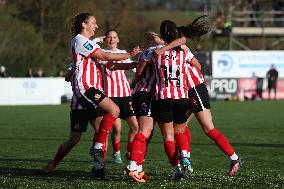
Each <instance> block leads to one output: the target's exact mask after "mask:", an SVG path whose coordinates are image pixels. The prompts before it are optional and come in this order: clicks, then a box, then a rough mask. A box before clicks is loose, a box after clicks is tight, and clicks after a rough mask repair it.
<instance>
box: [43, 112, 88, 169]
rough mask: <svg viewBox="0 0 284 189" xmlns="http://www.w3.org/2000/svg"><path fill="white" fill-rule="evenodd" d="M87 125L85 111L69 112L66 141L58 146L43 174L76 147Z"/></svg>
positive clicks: (53, 167)
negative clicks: (68, 129)
mask: <svg viewBox="0 0 284 189" xmlns="http://www.w3.org/2000/svg"><path fill="white" fill-rule="evenodd" d="M87 125H88V115H87V111H86V110H73V111H71V112H70V127H71V132H70V135H69V138H68V140H66V141H65V142H64V143H62V144H61V145H59V147H58V149H57V152H56V154H55V156H54V158H53V160H52V161H50V162H49V163H48V164H47V165H46V166H45V167H44V168H43V171H44V172H45V173H50V172H51V171H53V170H54V169H55V167H56V166H57V165H58V164H59V163H60V162H61V160H62V159H63V158H64V157H65V156H66V155H67V154H68V153H69V152H70V151H71V150H72V149H73V148H74V146H76V144H77V143H78V142H79V141H80V138H81V136H82V133H83V132H86V129H87Z"/></svg>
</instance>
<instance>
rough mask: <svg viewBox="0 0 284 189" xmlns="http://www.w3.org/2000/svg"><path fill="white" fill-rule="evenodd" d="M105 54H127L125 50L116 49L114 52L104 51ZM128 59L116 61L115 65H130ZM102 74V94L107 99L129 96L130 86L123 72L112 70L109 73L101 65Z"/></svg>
mask: <svg viewBox="0 0 284 189" xmlns="http://www.w3.org/2000/svg"><path fill="white" fill-rule="evenodd" d="M103 51H105V52H111V53H127V52H126V51H125V50H120V49H116V51H110V50H105V49H103ZM131 62H132V61H131V60H130V59H126V60H122V61H116V62H115V63H131ZM101 66H102V72H103V82H104V84H103V86H104V93H105V95H106V96H108V97H127V96H131V92H130V86H129V83H128V80H127V78H126V75H125V71H124V70H114V71H111V70H109V69H107V68H105V66H104V65H103V64H101Z"/></svg>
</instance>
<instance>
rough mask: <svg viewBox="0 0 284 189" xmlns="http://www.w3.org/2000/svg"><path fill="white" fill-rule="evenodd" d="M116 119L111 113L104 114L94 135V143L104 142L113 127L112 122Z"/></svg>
mask: <svg viewBox="0 0 284 189" xmlns="http://www.w3.org/2000/svg"><path fill="white" fill-rule="evenodd" d="M115 120H116V117H114V116H113V115H111V114H106V115H105V116H104V117H103V119H102V121H101V124H100V128H99V131H98V133H97V136H96V143H102V144H105V143H106V140H107V137H108V134H109V132H110V130H111V128H112V127H113V124H114V122H115Z"/></svg>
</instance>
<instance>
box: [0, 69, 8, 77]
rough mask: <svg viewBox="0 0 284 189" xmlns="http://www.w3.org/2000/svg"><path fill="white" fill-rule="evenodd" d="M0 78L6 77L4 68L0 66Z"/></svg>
mask: <svg viewBox="0 0 284 189" xmlns="http://www.w3.org/2000/svg"><path fill="white" fill-rule="evenodd" d="M0 77H7V73H6V68H5V67H4V66H0Z"/></svg>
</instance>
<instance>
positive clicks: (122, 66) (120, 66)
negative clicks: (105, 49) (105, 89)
mask: <svg viewBox="0 0 284 189" xmlns="http://www.w3.org/2000/svg"><path fill="white" fill-rule="evenodd" d="M137 65H138V62H131V63H115V62H113V61H108V62H107V63H106V64H105V67H106V68H107V69H109V70H111V71H113V70H131V69H134V68H136V67H137Z"/></svg>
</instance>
